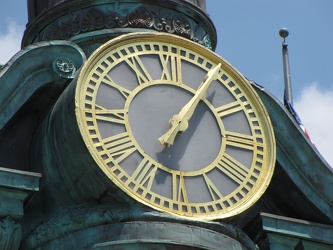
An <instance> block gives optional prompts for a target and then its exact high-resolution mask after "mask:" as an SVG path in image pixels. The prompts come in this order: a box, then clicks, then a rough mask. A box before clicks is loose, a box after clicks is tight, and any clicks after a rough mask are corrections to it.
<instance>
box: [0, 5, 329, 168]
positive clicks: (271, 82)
mask: <svg viewBox="0 0 333 250" xmlns="http://www.w3.org/2000/svg"><path fill="white" fill-rule="evenodd" d="M1 3H2V6H1V9H0V17H1V23H2V25H1V26H0V64H1V63H2V64H4V63H6V62H7V61H8V60H9V59H10V58H11V57H12V56H13V55H14V54H15V53H16V52H18V51H19V50H20V41H21V38H22V35H23V31H24V27H25V25H26V22H27V11H26V0H2V2H1ZM206 5H207V13H208V14H209V16H210V18H211V19H212V21H213V23H214V25H215V27H216V30H217V34H218V46H217V49H216V52H217V54H219V55H220V56H222V57H223V58H225V59H226V60H227V61H229V62H230V63H231V64H232V65H233V66H234V67H235V68H237V69H238V70H239V71H240V72H241V73H242V74H243V75H244V76H245V77H247V78H248V79H250V80H253V81H255V82H257V83H258V84H260V85H262V86H264V87H265V88H266V89H268V90H269V91H270V92H272V93H273V94H274V95H275V96H277V97H278V98H279V99H280V100H281V99H282V94H283V70H282V54H281V44H282V42H283V39H282V38H280V36H279V34H278V33H279V30H280V28H282V27H286V28H288V30H289V33H290V34H289V36H288V37H287V39H286V41H287V42H288V44H289V45H288V48H289V57H290V71H291V82H292V90H293V97H294V106H295V108H296V110H297V112H298V114H299V116H300V117H301V119H302V121H303V123H304V125H305V127H306V128H307V130H308V132H309V133H310V136H311V138H312V140H313V142H314V143H315V145H316V147H317V149H318V150H319V151H320V152H321V154H322V155H323V156H324V158H325V159H326V160H327V161H328V162H329V163H330V164H331V166H333V154H332V149H331V148H332V146H331V142H332V141H333V132H332V128H331V127H332V125H331V124H333V108H332V107H333V74H332V71H333V49H332V44H333V29H332V23H333V15H332V10H333V1H332V0H291V1H290V0H279V1H277V0H274V1H273V0H271V1H267V0H251V1H249V0H232V1H231V0H229V1H226V0H206Z"/></svg>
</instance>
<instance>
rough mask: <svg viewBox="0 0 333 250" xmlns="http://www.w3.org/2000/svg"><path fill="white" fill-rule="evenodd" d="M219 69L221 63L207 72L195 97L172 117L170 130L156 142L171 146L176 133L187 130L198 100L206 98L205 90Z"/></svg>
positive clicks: (214, 78) (215, 77) (216, 75)
mask: <svg viewBox="0 0 333 250" xmlns="http://www.w3.org/2000/svg"><path fill="white" fill-rule="evenodd" d="M220 68H221V63H219V64H218V65H217V66H216V67H214V68H212V69H211V70H209V71H208V73H207V75H206V76H205V79H204V80H203V81H202V82H201V84H200V86H199V88H198V89H197V91H196V92H195V95H194V96H193V97H192V98H191V100H190V101H189V102H188V103H187V104H186V105H185V106H184V107H183V108H182V109H181V111H180V112H179V113H178V114H176V115H174V116H173V117H172V118H171V119H170V120H169V126H170V129H169V130H168V132H166V133H165V134H164V135H162V136H161V137H160V138H158V140H159V141H160V142H161V143H162V145H164V144H166V145H168V146H170V145H172V144H173V142H174V140H175V138H176V135H177V134H178V132H183V131H185V130H186V129H187V128H188V121H189V120H190V118H191V117H192V115H193V113H194V111H195V109H196V107H197V106H198V103H199V102H200V100H203V99H205V98H206V93H207V89H208V87H209V86H210V84H211V82H212V81H213V80H216V79H217V78H218V72H219V69H220Z"/></svg>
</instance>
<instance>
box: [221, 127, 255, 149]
mask: <svg viewBox="0 0 333 250" xmlns="http://www.w3.org/2000/svg"><path fill="white" fill-rule="evenodd" d="M224 137H225V139H226V144H227V145H229V146H233V147H237V148H243V149H248V150H251V151H253V150H254V145H255V144H257V143H256V142H255V140H254V137H253V136H252V135H246V134H241V133H237V132H230V131H226V134H225V135H224Z"/></svg>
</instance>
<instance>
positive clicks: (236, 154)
mask: <svg viewBox="0 0 333 250" xmlns="http://www.w3.org/2000/svg"><path fill="white" fill-rule="evenodd" d="M75 102H76V109H75V112H76V120H77V123H78V126H79V130H80V133H81V136H82V138H83V141H84V143H85V145H86V146H87V148H88V150H89V153H90V154H91V156H92V157H93V159H94V162H96V166H91V167H97V168H98V169H100V170H101V171H102V172H103V174H104V175H105V176H106V177H107V178H108V180H109V181H110V182H112V183H113V184H115V185H116V187H117V188H119V189H121V190H122V191H123V192H124V195H128V196H130V197H131V198H133V199H134V200H136V201H138V202H140V203H142V204H144V205H147V206H149V207H151V208H153V209H156V210H158V211H163V212H166V213H169V214H172V215H175V216H179V217H182V218H189V219H199V220H200V219H201V220H213V219H222V218H227V217H231V216H234V215H237V214H239V213H241V212H242V211H244V210H246V209H247V208H249V207H250V206H252V205H253V204H254V202H256V201H257V200H258V199H259V198H260V197H261V195H262V194H263V192H264V191H265V189H266V188H267V186H268V184H269V182H270V179H271V177H272V173H273V168H274V164H275V141H274V134H273V130H272V126H271V122H270V119H269V116H268V113H267V111H266V110H265V108H264V106H263V104H262V103H261V101H260V99H259V97H258V96H257V94H256V93H255V92H254V90H253V89H252V87H251V86H250V84H249V82H248V80H246V79H245V78H244V77H243V76H242V75H241V74H240V73H239V72H238V71H237V70H235V69H234V68H233V67H232V66H231V65H230V64H229V63H228V62H226V61H225V60H224V59H222V58H221V57H220V56H218V55H217V54H215V53H214V52H212V51H210V50H208V49H206V48H205V47H204V46H202V45H199V44H197V43H194V42H191V41H189V40H187V39H185V38H181V37H178V36H174V35H170V34H163V33H132V34H128V35H124V36H120V37H118V38H115V39H113V40H111V41H109V42H107V43H106V44H104V45H102V46H101V47H100V48H98V49H97V50H96V51H95V52H94V53H93V54H92V55H91V57H90V58H89V59H88V60H87V62H86V63H85V65H84V67H83V68H82V70H81V72H80V75H79V77H78V80H77V87H76V93H75Z"/></svg>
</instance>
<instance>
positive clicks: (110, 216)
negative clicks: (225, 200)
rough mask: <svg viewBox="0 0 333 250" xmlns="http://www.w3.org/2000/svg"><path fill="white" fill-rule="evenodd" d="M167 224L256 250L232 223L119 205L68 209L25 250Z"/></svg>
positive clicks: (42, 227)
mask: <svg viewBox="0 0 333 250" xmlns="http://www.w3.org/2000/svg"><path fill="white" fill-rule="evenodd" d="M139 221H141V222H149V223H154V222H164V223H175V224H178V225H182V224H183V225H187V226H188V227H191V226H196V227H201V228H204V229H209V230H212V231H214V232H217V233H219V234H222V235H224V236H225V237H226V238H231V239H234V240H236V241H238V242H240V243H241V244H242V245H243V246H244V249H248V250H250V249H251V250H254V249H255V247H254V243H253V242H252V241H251V240H250V238H249V237H248V236H247V235H246V234H245V233H244V232H243V231H241V230H240V229H239V228H237V227H235V226H234V225H232V224H229V223H223V222H208V221H191V220H185V219H179V218H178V219H177V218H175V217H173V216H169V215H167V214H164V213H160V212H157V211H152V210H150V209H147V208H146V207H142V206H131V207H129V206H121V205H116V204H100V205H97V204H81V205H77V206H71V207H67V208H65V209H64V210H63V211H61V212H60V213H58V214H55V215H54V216H52V217H50V218H49V220H48V221H46V222H45V223H43V224H41V225H39V226H38V227H37V228H36V229H34V230H33V231H32V233H31V234H30V235H29V236H28V237H26V238H25V239H24V240H23V241H22V243H21V248H22V249H35V248H38V247H40V246H41V245H43V244H47V243H49V242H52V241H54V240H56V239H59V238H61V237H64V236H65V235H69V234H71V233H73V232H79V231H80V230H88V229H91V228H94V227H96V228H98V227H100V226H103V225H111V224H117V223H122V222H139Z"/></svg>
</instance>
